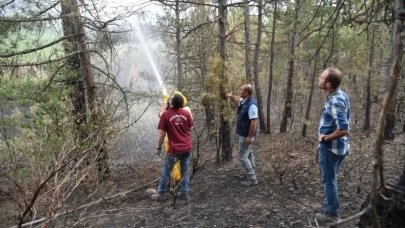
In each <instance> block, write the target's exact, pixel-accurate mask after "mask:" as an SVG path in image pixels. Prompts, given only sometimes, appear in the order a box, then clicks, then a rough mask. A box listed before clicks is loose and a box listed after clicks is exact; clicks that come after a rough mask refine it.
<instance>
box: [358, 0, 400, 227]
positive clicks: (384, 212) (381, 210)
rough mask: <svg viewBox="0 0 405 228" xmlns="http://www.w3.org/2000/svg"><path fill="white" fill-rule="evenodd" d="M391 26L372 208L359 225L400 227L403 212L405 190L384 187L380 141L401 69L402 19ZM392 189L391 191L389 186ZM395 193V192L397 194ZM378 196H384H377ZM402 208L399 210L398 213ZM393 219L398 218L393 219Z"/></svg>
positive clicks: (396, 20)
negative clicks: (389, 55) (390, 46)
mask: <svg viewBox="0 0 405 228" xmlns="http://www.w3.org/2000/svg"><path fill="white" fill-rule="evenodd" d="M404 10H405V5H404V2H403V1H402V0H395V7H394V12H403V11H404ZM395 15H397V14H394V23H393V29H392V54H391V66H390V74H389V75H390V79H389V82H388V87H387V91H386V94H385V96H384V100H383V102H382V107H381V110H380V113H379V116H378V125H377V131H376V140H375V150H374V161H373V162H372V163H373V183H372V188H371V194H370V196H369V198H368V199H367V200H366V201H365V203H364V204H363V205H365V204H367V205H371V206H372V210H371V211H370V212H369V213H366V214H365V215H363V216H361V217H360V224H359V226H360V227H370V225H371V226H372V227H403V224H404V222H405V221H404V218H405V213H404V209H403V207H402V206H401V202H402V201H403V198H404V195H405V191H404V188H403V187H401V186H399V187H398V186H395V187H392V186H390V188H386V183H385V180H384V172H383V171H384V163H383V155H384V153H383V144H384V129H385V128H386V126H385V123H386V119H387V117H388V113H389V110H388V109H389V108H390V107H391V105H392V103H393V98H394V97H395V93H396V89H397V85H398V75H399V72H400V68H401V60H402V55H403V51H402V43H401V31H402V30H403V20H402V19H403V18H401V17H399V15H397V17H396V18H395ZM403 177H404V172H403V175H402V176H401V178H400V180H399V181H398V184H403ZM394 188H395V190H394V191H393V189H394ZM398 193H399V194H398ZM382 195H384V196H386V197H384V198H383V197H381V196H382ZM398 210H399V211H402V212H398ZM395 218H398V220H397V219H395Z"/></svg>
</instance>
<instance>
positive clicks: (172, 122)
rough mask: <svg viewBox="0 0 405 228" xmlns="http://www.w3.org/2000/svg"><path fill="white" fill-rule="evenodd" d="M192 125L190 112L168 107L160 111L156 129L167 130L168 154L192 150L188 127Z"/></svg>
mask: <svg viewBox="0 0 405 228" xmlns="http://www.w3.org/2000/svg"><path fill="white" fill-rule="evenodd" d="M193 126H194V123H193V118H191V115H190V113H189V112H188V111H186V110H184V109H182V108H179V109H174V108H170V109H169V110H167V111H166V112H164V113H162V116H161V117H160V121H159V125H158V129H160V130H164V131H166V132H167V137H168V138H169V151H168V154H171V155H177V154H182V153H187V152H190V151H191V150H192V148H193V146H192V144H191V136H190V129H191V128H192V127H193Z"/></svg>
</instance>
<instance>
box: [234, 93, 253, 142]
mask: <svg viewBox="0 0 405 228" xmlns="http://www.w3.org/2000/svg"><path fill="white" fill-rule="evenodd" d="M252 104H254V105H256V107H257V101H256V99H254V98H253V97H252V96H250V97H249V98H248V99H247V100H245V102H243V104H240V105H239V108H238V120H237V121H236V134H237V135H239V136H243V137H248V135H249V130H250V122H251V121H250V119H249V108H250V106H251V105H252ZM253 136H256V129H255V132H254V134H253Z"/></svg>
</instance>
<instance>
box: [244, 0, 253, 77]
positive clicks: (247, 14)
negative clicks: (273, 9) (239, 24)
mask: <svg viewBox="0 0 405 228" xmlns="http://www.w3.org/2000/svg"><path fill="white" fill-rule="evenodd" d="M243 15H244V18H245V58H246V64H245V65H246V79H247V81H248V83H252V57H251V52H252V50H251V48H252V44H251V41H250V7H249V2H247V3H245V4H244V5H243Z"/></svg>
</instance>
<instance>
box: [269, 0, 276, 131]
mask: <svg viewBox="0 0 405 228" xmlns="http://www.w3.org/2000/svg"><path fill="white" fill-rule="evenodd" d="M276 22H277V1H274V12H273V26H272V28H271V41H270V65H269V68H270V69H269V91H268V92H267V126H266V127H267V132H268V133H269V134H270V133H271V130H270V119H271V118H270V117H271V108H270V104H271V93H272V90H273V68H274V37H275V33H276Z"/></svg>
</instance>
